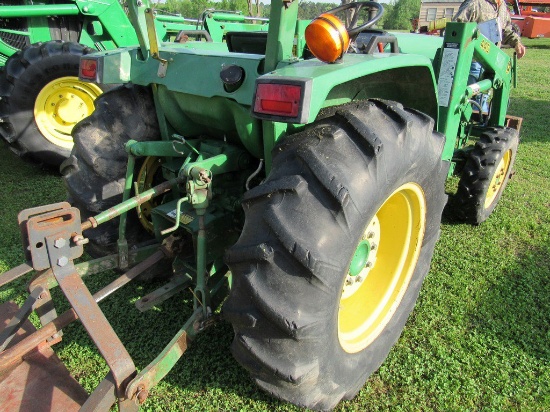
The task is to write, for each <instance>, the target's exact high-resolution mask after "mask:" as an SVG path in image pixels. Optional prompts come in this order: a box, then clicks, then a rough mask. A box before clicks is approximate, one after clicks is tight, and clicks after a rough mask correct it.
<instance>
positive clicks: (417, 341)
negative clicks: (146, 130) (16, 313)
mask: <svg viewBox="0 0 550 412" xmlns="http://www.w3.org/2000/svg"><path fill="white" fill-rule="evenodd" d="M525 43H526V46H527V55H526V56H525V58H524V59H522V60H521V61H520V73H519V87H518V88H517V89H515V90H514V92H513V98H512V101H511V105H510V114H513V115H517V116H522V117H523V118H524V123H523V129H522V133H521V139H522V142H521V144H520V146H519V151H518V156H517V161H516V165H515V170H516V174H515V176H514V178H513V179H512V180H511V182H510V184H509V186H508V188H507V191H506V192H505V194H504V195H503V197H502V199H501V201H500V204H499V206H498V207H497V209H496V211H495V213H494V214H493V215H492V216H491V217H490V218H489V219H488V221H486V222H485V223H484V224H482V225H480V226H478V227H472V226H470V225H464V224H456V223H452V222H447V221H444V222H443V223H442V226H441V227H442V235H441V240H440V241H439V243H438V245H437V247H436V251H435V255H434V259H433V262H432V268H431V271H430V273H429V274H428V277H427V278H426V281H425V284H424V287H423V289H422V292H421V294H420V298H419V300H418V303H417V306H416V308H415V310H414V312H413V314H412V316H411V317H410V319H409V321H408V323H407V326H406V328H405V330H404V332H403V335H402V337H401V339H400V340H399V342H398V343H397V345H396V346H395V347H394V348H393V349H392V351H391V352H390V355H389V357H388V359H387V360H386V361H385V363H384V364H383V365H382V367H381V368H380V369H379V371H378V372H376V373H375V374H374V375H373V376H372V377H371V378H370V379H369V380H368V382H367V384H366V385H365V386H364V388H363V389H362V390H361V392H360V393H359V395H358V396H357V397H356V398H355V399H354V400H352V401H346V402H342V403H341V404H340V405H339V406H338V408H337V410H338V411H374V410H388V409H391V410H482V409H483V410H498V411H500V410H538V411H545V410H550V137H549V136H550V69H549V62H550V39H536V40H526V42H525ZM0 159H1V160H0V164H1V165H2V174H1V175H0V183H1V187H2V194H1V200H2V201H1V205H2V207H1V208H0V272H2V271H5V270H7V269H10V268H12V267H14V266H16V265H18V264H20V263H22V262H23V260H24V259H23V252H22V250H21V246H20V236H19V230H18V228H17V223H16V216H17V213H18V211H20V210H21V209H24V208H28V207H32V206H37V205H42V204H46V203H53V202H56V201H61V200H64V196H65V192H64V188H63V185H62V183H61V179H60V178H59V176H58V175H57V174H55V173H53V172H51V171H47V170H43V169H41V168H40V167H38V166H34V165H31V164H28V163H23V162H21V161H20V160H19V159H18V158H16V157H15V156H14V155H12V154H11V152H9V151H8V150H7V149H6V148H5V147H4V146H2V147H0ZM112 276H113V274H110V273H107V274H105V275H102V276H99V277H97V278H95V279H91V280H90V281H89V285H90V289H92V292H93V291H95V290H96V289H97V288H98V287H99V285H104V284H105V283H106V281H107V278H111V277H112ZM24 280H26V279H24ZM87 283H88V281H87ZM24 285H25V282H24V281H20V282H16V283H14V284H10V285H8V286H5V287H3V288H2V289H0V301H5V300H8V299H15V300H16V301H18V302H19V303H21V302H22V299H23V296H24ZM154 286H155V285H144V284H136V285H129V286H127V287H126V288H125V289H124V290H123V291H121V292H120V294H119V295H118V297H116V298H114V299H112V300H110V299H107V300H106V301H105V302H104V303H102V304H101V307H102V309H103V310H104V312H105V313H106V315H107V317H108V318H109V320H110V321H111V322H112V323H113V326H114V328H115V330H116V331H117V333H118V334H119V335H120V336H121V338H122V340H123V341H124V342H125V344H126V345H127V348H128V351H129V352H130V354H131V355H132V357H133V358H134V360H135V363H136V366H137V367H138V369H142V368H144V367H145V366H146V365H147V364H148V363H149V362H150V361H151V360H152V359H153V357H154V356H155V355H156V354H157V353H158V352H160V351H161V350H162V348H163V346H164V345H165V344H166V343H167V342H168V341H169V340H170V338H171V337H172V336H173V335H174V334H175V332H176V331H177V330H178V329H179V327H180V326H181V325H182V324H183V322H184V320H185V319H186V318H187V316H188V315H189V314H190V304H189V302H190V297H189V296H186V295H184V296H179V297H177V298H174V299H172V300H170V301H168V302H165V303H164V304H162V305H160V306H159V307H157V308H155V309H154V310H151V311H149V312H147V313H145V314H141V313H139V312H138V311H137V310H136V309H134V307H133V302H134V301H135V300H136V299H137V297H139V296H140V295H141V296H142V295H143V294H145V293H147V292H148V291H149V290H150V289H153V288H154ZM56 293H57V295H56V296H58V297H59V293H58V292H56ZM65 308H66V306H65ZM151 325H152V326H151ZM65 335H66V336H67V337H68V338H69V339H65V340H64V341H63V342H62V343H60V344H58V345H57V347H56V349H57V352H58V354H59V356H60V357H61V358H62V359H63V361H64V362H65V363H66V364H67V365H68V367H69V369H70V370H71V372H72V373H73V374H74V376H75V377H76V378H77V379H78V380H79V381H80V383H81V384H82V385H83V386H84V387H85V388H86V389H87V390H88V391H90V390H92V389H93V388H94V387H95V386H96V385H97V383H98V381H99V380H100V379H102V378H103V376H104V375H105V374H106V373H107V368H106V366H105V363H104V361H103V360H102V358H101V357H100V356H99V355H98V354H97V351H96V350H95V346H94V345H93V344H92V343H91V341H90V339H89V338H88V337H87V335H86V333H85V331H84V330H83V328H82V327H81V326H80V325H79V324H74V325H71V326H69V327H68V328H66V330H65ZM231 340H232V329H231V327H230V326H229V325H227V324H221V325H219V326H216V327H214V328H211V329H209V330H208V331H206V332H205V333H204V334H202V335H200V336H199V338H198V339H197V340H196V341H195V342H194V343H193V345H192V346H191V348H190V350H189V352H188V353H187V354H186V355H185V356H184V358H183V359H182V360H181V361H180V362H179V363H178V364H177V365H176V367H175V368H174V370H172V372H171V373H170V374H169V375H168V376H167V377H166V379H165V380H164V381H163V382H162V383H161V384H160V385H159V386H157V387H156V388H155V389H153V391H152V392H151V396H150V398H149V400H148V402H147V403H146V404H145V405H144V408H143V410H146V411H149V410H150V411H168V410H174V411H176V410H179V411H181V410H184V411H273V410H277V411H298V410H300V409H299V408H296V407H294V406H292V405H289V404H285V403H282V402H279V401H277V400H274V399H272V398H270V397H269V396H267V395H266V394H264V393H263V392H261V391H260V390H259V389H257V388H256V387H255V386H254V385H253V384H252V383H251V382H250V380H249V378H248V374H247V373H246V371H245V370H244V369H242V368H240V366H239V365H238V364H237V363H236V362H235V361H234V360H233V358H232V357H231V356H230V352H229V345H230V342H231Z"/></svg>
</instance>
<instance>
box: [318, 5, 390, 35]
mask: <svg viewBox="0 0 550 412" xmlns="http://www.w3.org/2000/svg"><path fill="white" fill-rule="evenodd" d="M364 7H368V8H375V9H377V11H376V15H375V16H374V17H373V18H372V19H370V20H368V21H367V22H366V23H364V24H362V25H360V26H358V27H355V28H353V26H355V25H356V24H357V20H358V19H359V12H360V11H361V9H363V8H364ZM345 10H355V13H354V14H353V18H352V19H351V23H350V25H349V26H347V27H346V30H347V32H348V34H349V36H350V38H353V37H355V36H356V35H358V34H359V33H360V32H361V31H363V30H365V29H368V28H369V27H371V26H372V25H374V24H375V23H376V22H377V21H378V20H380V17H382V14H383V13H384V7H383V6H382V5H381V4H380V3H376V2H374V1H355V2H353V3H346V4H342V5H341V6H338V7H335V8H334V9H332V10H329V11H326V12H324V13H323V14H325V13H327V14H336V13H339V12H341V11H345Z"/></svg>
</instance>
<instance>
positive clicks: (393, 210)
mask: <svg viewBox="0 0 550 412" xmlns="http://www.w3.org/2000/svg"><path fill="white" fill-rule="evenodd" d="M425 224H426V200H425V198H424V193H423V191H422V189H421V188H420V187H419V186H418V185H416V184H414V183H407V184H405V185H403V186H401V187H400V188H399V189H397V190H396V191H395V192H393V193H392V194H391V195H390V196H389V197H388V198H387V199H386V201H385V202H384V204H383V205H382V206H381V207H380V209H378V211H377V212H376V215H375V216H374V218H373V219H372V220H371V221H370V222H369V224H368V225H367V228H366V229H365V231H364V234H363V237H362V239H361V241H360V243H359V246H358V250H357V251H356V255H355V256H358V255H361V254H360V253H359V254H358V251H359V250H360V248H362V247H363V246H362V245H365V244H367V243H368V247H367V250H368V254H362V255H361V256H364V258H362V259H363V260H362V262H361V263H362V269H361V270H360V271H357V269H353V270H350V271H349V272H348V274H347V276H346V278H345V279H344V285H343V288H342V295H341V298H340V307H339V311H338V338H339V341H340V345H341V346H342V348H343V349H344V350H345V351H346V352H348V353H356V352H359V351H361V350H363V349H364V348H366V347H367V346H369V345H370V344H371V343H372V342H373V341H374V340H375V339H376V338H377V337H378V335H379V334H380V333H381V332H382V330H383V329H384V328H385V326H386V325H387V324H388V322H389V321H390V319H391V318H392V316H393V315H394V313H395V311H396V310H397V308H398V306H399V304H400V303H401V300H402V298H403V296H404V294H405V291H406V290H407V287H408V286H409V282H410V280H411V278H412V275H413V273H414V269H415V268H416V264H417V261H418V256H419V254H420V249H421V245H422V240H423V238H424V229H425ZM363 249H364V248H363ZM356 260H357V259H356V257H354V259H353V261H352V265H351V266H353V265H355V266H357V265H356V263H357V261H356Z"/></svg>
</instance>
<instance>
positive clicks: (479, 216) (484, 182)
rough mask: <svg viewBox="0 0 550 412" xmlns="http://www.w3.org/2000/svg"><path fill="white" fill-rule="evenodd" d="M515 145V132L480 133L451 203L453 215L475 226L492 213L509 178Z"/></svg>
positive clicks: (494, 129) (495, 131)
mask: <svg viewBox="0 0 550 412" xmlns="http://www.w3.org/2000/svg"><path fill="white" fill-rule="evenodd" d="M518 144H519V133H518V131H517V130H515V129H511V128H508V127H495V128H491V129H489V130H487V131H485V132H483V134H482V135H481V137H480V138H479V141H478V142H477V143H476V144H475V147H474V149H473V150H472V151H471V152H470V153H469V154H468V157H467V159H466V164H465V166H464V169H463V171H462V175H461V177H460V181H459V183H458V189H457V192H456V194H455V195H454V196H453V198H452V201H451V210H452V214H453V215H455V216H457V217H458V218H459V219H460V220H463V221H465V222H468V223H472V224H476V225H478V224H480V223H482V222H484V221H485V220H486V219H487V218H488V217H489V216H490V215H491V213H493V211H494V209H495V207H496V205H497V203H498V201H499V200H500V197H501V196H502V193H503V192H504V189H505V188H506V186H507V185H508V181H509V180H510V177H511V175H512V170H513V166H514V162H515V160H516V153H517V150H518Z"/></svg>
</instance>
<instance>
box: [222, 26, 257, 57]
mask: <svg viewBox="0 0 550 412" xmlns="http://www.w3.org/2000/svg"><path fill="white" fill-rule="evenodd" d="M225 41H226V42H227V48H228V49H229V51H230V52H235V53H249V54H265V49H266V46H267V32H266V31H252V32H244V31H229V32H227V33H226V34H225Z"/></svg>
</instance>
